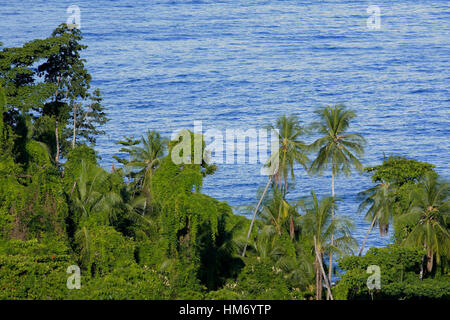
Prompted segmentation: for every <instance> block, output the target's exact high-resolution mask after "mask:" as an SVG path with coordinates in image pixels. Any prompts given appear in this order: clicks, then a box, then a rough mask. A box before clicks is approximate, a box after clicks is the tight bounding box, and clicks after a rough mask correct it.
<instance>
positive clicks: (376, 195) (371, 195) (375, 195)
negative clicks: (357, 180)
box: [358, 181, 395, 256]
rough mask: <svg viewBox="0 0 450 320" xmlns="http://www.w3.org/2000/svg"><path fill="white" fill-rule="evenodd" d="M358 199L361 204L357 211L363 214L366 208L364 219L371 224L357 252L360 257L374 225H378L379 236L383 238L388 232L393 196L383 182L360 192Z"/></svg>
mask: <svg viewBox="0 0 450 320" xmlns="http://www.w3.org/2000/svg"><path fill="white" fill-rule="evenodd" d="M359 197H360V198H361V199H362V202H361V204H360V205H359V208H358V211H360V212H363V211H364V210H365V209H366V208H367V207H368V209H367V211H366V215H365V219H366V220H367V221H370V222H371V223H370V226H369V230H368V231H367V233H366V236H365V237H364V241H363V243H362V245H361V249H360V250H359V254H358V255H359V256H361V253H362V251H363V250H364V246H365V245H366V242H367V238H368V237H369V234H370V232H371V231H372V228H373V227H374V226H375V225H377V224H378V226H379V229H380V236H384V235H386V234H387V233H388V232H389V223H390V222H391V221H392V218H393V216H394V201H395V196H394V191H393V189H392V187H391V185H390V184H389V183H388V182H385V181H383V182H382V183H380V184H377V185H376V186H375V187H372V188H369V189H367V190H365V191H362V192H360V193H359Z"/></svg>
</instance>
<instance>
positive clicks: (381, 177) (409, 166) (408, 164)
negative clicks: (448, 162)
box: [364, 156, 434, 215]
mask: <svg viewBox="0 0 450 320" xmlns="http://www.w3.org/2000/svg"><path fill="white" fill-rule="evenodd" d="M433 168H434V165H432V164H429V163H426V162H420V161H417V160H414V159H408V158H404V157H399V156H390V157H389V158H387V159H384V161H383V163H382V164H381V165H378V166H374V167H367V168H365V169H364V170H365V171H366V172H369V173H371V174H372V181H373V182H379V183H387V184H389V185H390V186H391V188H392V189H393V191H394V194H393V196H394V197H395V199H394V204H393V210H394V213H395V214H397V215H398V214H402V213H404V212H405V211H406V210H407V209H408V207H409V206H410V199H409V195H410V193H411V192H412V191H413V190H414V189H415V188H416V185H417V184H418V183H419V182H420V181H421V180H422V178H423V177H425V175H426V174H427V173H432V174H433V173H434V170H433Z"/></svg>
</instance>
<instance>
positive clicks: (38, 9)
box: [0, 0, 450, 247]
mask: <svg viewBox="0 0 450 320" xmlns="http://www.w3.org/2000/svg"><path fill="white" fill-rule="evenodd" d="M70 5H77V6H79V8H80V10H81V30H82V31H83V35H84V42H85V43H86V44H87V45H88V46H89V48H88V49H87V50H86V51H85V53H84V57H85V58H86V59H87V65H88V69H89V71H90V72H91V74H92V76H93V82H92V84H93V87H98V88H100V89H101V91H102V92H103V95H104V98H105V99H104V104H105V105H106V106H107V109H108V115H109V117H110V118H111V121H110V122H109V123H108V124H107V125H106V127H105V130H106V135H105V136H103V137H100V138H99V139H98V146H97V150H98V152H99V154H100V155H101V157H102V161H101V163H102V165H103V166H104V167H109V168H110V167H111V165H112V163H113V159H112V156H113V155H115V154H117V153H118V149H119V147H118V146H117V145H115V144H114V142H116V141H118V140H119V139H121V138H122V136H124V135H128V136H130V135H133V136H140V135H142V134H143V133H144V132H145V131H147V130H148V129H155V130H159V131H160V132H161V133H163V134H165V135H167V136H170V135H171V134H172V133H173V132H174V131H178V130H180V129H183V128H190V129H192V127H193V121H194V120H202V121H203V128H204V129H205V130H207V129H210V128H217V129H220V130H223V129H225V128H240V129H247V128H255V129H258V128H261V127H263V126H265V125H267V124H270V123H274V121H275V119H276V118H277V117H278V116H279V115H281V114H283V113H286V114H291V113H293V114H296V115H298V116H299V118H300V119H301V121H302V123H304V124H308V123H310V122H311V121H313V120H315V118H314V114H313V112H312V111H313V110H315V109H316V108H317V107H321V106H325V105H331V104H336V103H344V104H346V105H347V106H348V107H351V108H353V109H354V110H356V111H357V113H358V118H357V119H356V120H355V121H354V123H353V124H352V127H351V130H352V131H353V132H358V133H361V134H363V135H364V136H365V137H366V139H367V141H368V144H367V148H366V154H365V156H364V158H363V163H364V165H366V166H369V165H376V164H379V163H380V162H381V161H382V159H383V155H384V154H386V155H390V154H396V155H403V156H407V157H412V158H415V159H418V160H422V161H427V162H431V163H433V164H435V165H436V169H437V171H438V172H439V173H440V174H441V175H443V176H444V177H446V178H447V179H448V178H450V170H449V166H448V163H449V159H450V154H449V151H448V150H449V147H450V139H449V135H450V128H449V114H450V108H449V103H450V70H449V67H450V63H449V59H450V2H449V1H447V0H441V1H437V0H416V1H409V0H398V1H387V0H374V1H338V0H335V1H333V0H329V1H318V0H317V1H313V0H310V1H300V0H297V1H294V0H285V1H275V0H271V1H269V0H266V1H263V0H258V1H256V0H226V1H225V0H223V1H219V0H203V1H201V0H199V1H187V0H185V1H184V0H179V1H168V0H165V1H164V0H161V1H156V0H123V1H106V0H99V1H91V0H90V1H87V0H71V1H56V0H48V1H43V0H33V1H31V0H21V1H17V0H9V1H4V0H0V42H3V45H4V47H10V46H19V45H22V44H23V43H24V42H26V41H29V40H32V39H35V38H44V37H47V36H49V35H50V33H51V32H52V30H53V29H54V28H55V27H56V26H57V25H58V24H60V23H62V22H66V20H67V17H68V16H69V14H68V13H67V11H66V10H67V8H68V7H69V6H70ZM369 5H377V6H379V8H380V12H381V28H380V29H379V30H369V29H368V28H367V25H366V21H367V19H368V17H369V14H368V13H367V11H366V10H367V7H368V6H369ZM311 139H312V138H309V139H308V141H311ZM266 180H267V178H265V177H264V176H261V175H260V174H259V166H257V165H248V164H241V165H237V164H234V165H231V164H229V165H220V166H219V170H218V171H217V173H216V174H215V175H214V176H212V177H208V178H206V180H205V184H204V189H203V191H204V192H205V193H207V194H209V195H211V196H213V197H215V198H217V199H220V200H223V201H227V202H228V203H229V204H230V205H232V206H234V207H236V212H240V209H239V206H242V205H252V204H253V205H254V204H255V203H256V201H257V198H256V195H257V193H256V192H257V190H258V188H261V187H262V186H263V185H264V184H265V182H266ZM330 182H331V179H330V175H329V174H324V175H323V176H322V177H320V178H318V177H313V178H311V177H308V175H307V174H306V173H305V172H304V171H303V170H302V169H301V168H298V170H297V171H296V185H295V188H294V189H292V190H291V191H290V193H289V199H290V200H295V199H298V198H300V197H303V196H306V195H308V194H309V192H310V190H311V188H314V190H315V191H316V192H317V193H318V194H319V195H321V196H324V195H329V194H330V192H331V190H330V189H331V188H330ZM371 185H372V184H371V181H370V177H369V176H366V175H359V174H356V173H354V174H352V175H351V176H350V177H348V178H345V177H340V178H338V179H337V181H336V191H337V196H338V197H340V198H342V199H343V200H344V201H343V203H342V204H341V205H340V207H339V212H338V214H340V215H346V216H349V217H352V218H353V219H354V221H355V225H356V228H355V231H354V236H355V237H356V238H357V239H358V241H359V242H361V240H362V239H363V237H364V234H365V232H366V230H367V228H368V223H367V222H365V221H364V219H363V217H362V216H361V215H359V214H358V213H357V206H358V202H357V197H356V194H357V193H358V192H359V191H361V190H364V189H367V188H368V187H369V186H371ZM390 241H391V239H390V237H389V236H387V237H385V238H380V236H379V235H378V233H377V232H376V231H374V232H372V234H371V236H370V238H369V240H368V244H367V247H370V246H377V247H380V246H384V245H386V244H388V243H390Z"/></svg>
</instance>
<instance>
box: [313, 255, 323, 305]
mask: <svg viewBox="0 0 450 320" xmlns="http://www.w3.org/2000/svg"><path fill="white" fill-rule="evenodd" d="M314 268H315V269H316V300H321V299H322V281H321V280H322V277H321V275H320V268H319V261H318V260H317V256H316V259H315V261H314Z"/></svg>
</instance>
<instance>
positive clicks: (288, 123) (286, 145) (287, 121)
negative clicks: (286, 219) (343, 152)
mask: <svg viewBox="0 0 450 320" xmlns="http://www.w3.org/2000/svg"><path fill="white" fill-rule="evenodd" d="M268 128H269V129H272V130H273V131H272V132H276V134H277V136H278V145H279V150H278V151H277V152H276V154H272V155H271V157H270V158H269V161H268V163H267V164H266V166H268V167H270V168H272V167H273V166H272V164H273V161H275V159H276V158H278V159H276V161H277V163H278V166H277V167H276V168H275V170H274V172H273V173H272V174H271V175H269V180H268V181H267V184H266V187H265V188H264V191H263V193H262V195H261V197H260V199H259V201H258V204H257V206H256V207H255V210H254V212H253V217H252V222H251V223H250V227H249V230H248V234H247V243H248V239H249V238H250V234H251V231H252V228H253V224H254V221H255V218H256V214H257V212H258V211H259V207H260V206H261V203H262V201H263V199H264V196H265V195H266V193H267V190H268V189H269V186H270V184H271V183H272V180H274V181H275V183H276V184H277V185H279V186H280V185H281V180H283V181H284V185H283V196H285V195H286V192H287V189H288V178H289V175H290V176H291V178H292V180H294V179H295V175H294V165H295V164H297V163H299V164H301V165H302V166H303V167H304V168H305V169H306V168H307V165H308V162H309V159H308V157H307V155H306V151H307V149H308V148H307V146H306V144H305V143H304V142H303V141H302V140H300V138H301V136H302V135H304V134H305V130H304V128H303V127H302V126H301V125H300V121H299V120H298V117H297V116H295V115H290V116H286V115H282V116H281V117H280V118H278V119H277V122H276V125H275V126H273V125H270V126H268ZM291 223H292V221H291ZM247 243H246V244H245V246H244V250H243V251H242V256H245V251H246V249H247Z"/></svg>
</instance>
